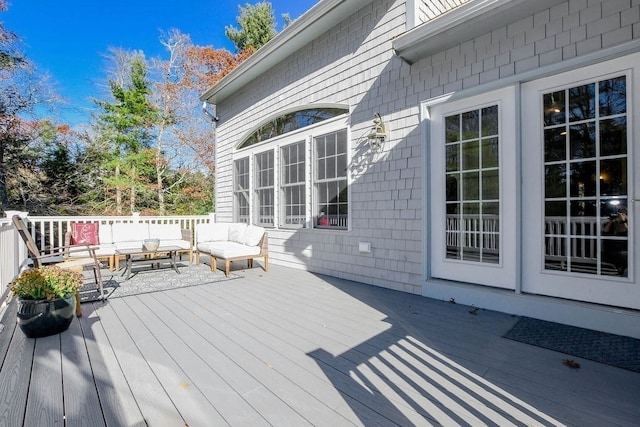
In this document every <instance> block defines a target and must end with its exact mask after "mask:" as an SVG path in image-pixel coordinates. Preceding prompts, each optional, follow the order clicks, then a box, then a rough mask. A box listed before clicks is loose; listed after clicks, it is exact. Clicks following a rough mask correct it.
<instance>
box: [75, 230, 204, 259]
mask: <svg viewBox="0 0 640 427" xmlns="http://www.w3.org/2000/svg"><path fill="white" fill-rule="evenodd" d="M191 235H192V233H191V230H189V229H186V228H180V225H179V224H153V223H151V224H148V223H144V222H140V223H129V222H118V223H114V224H100V223H97V222H87V223H72V224H71V227H70V230H69V231H67V233H66V235H65V243H66V245H78V244H88V245H92V246H93V247H95V253H96V256H97V257H98V259H102V260H106V261H108V263H109V269H111V270H114V269H116V270H117V269H118V268H119V263H120V259H118V257H116V251H117V250H121V249H139V248H142V244H143V242H144V240H146V239H160V246H176V247H179V248H182V250H181V251H179V255H181V254H183V253H187V254H188V255H189V263H192V262H193V259H192V254H193V251H192V238H191ZM70 256H71V257H74V256H83V254H82V253H81V252H80V253H73V254H70Z"/></svg>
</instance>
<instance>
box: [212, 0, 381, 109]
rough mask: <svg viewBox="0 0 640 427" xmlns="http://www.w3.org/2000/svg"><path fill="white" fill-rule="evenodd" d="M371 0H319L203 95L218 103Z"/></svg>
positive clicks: (213, 102)
mask: <svg viewBox="0 0 640 427" xmlns="http://www.w3.org/2000/svg"><path fill="white" fill-rule="evenodd" d="M370 2H371V0H320V1H319V2H318V3H317V4H316V5H315V6H313V7H312V8H311V9H309V10H308V11H307V12H305V13H304V14H303V15H302V16H300V17H299V18H298V19H296V20H294V21H293V22H292V23H291V24H290V25H289V26H288V27H287V28H285V29H284V30H282V31H281V32H280V33H278V34H277V35H276V36H275V37H274V38H273V39H271V40H270V41H269V43H267V44H265V45H264V46H262V47H261V48H260V49H258V51H257V52H255V53H254V54H253V55H251V56H250V57H249V58H248V59H247V60H245V61H244V62H243V63H242V64H240V65H239V66H238V67H236V68H235V69H234V70H233V71H232V72H231V73H229V74H227V75H226V76H224V77H223V78H222V79H221V80H220V81H219V82H218V83H216V84H215V85H214V86H212V87H211V88H210V89H208V90H207V91H206V92H205V93H203V94H202V95H201V96H200V100H201V101H207V102H210V103H212V104H216V103H219V102H221V101H223V100H224V99H225V98H228V97H229V96H231V95H232V94H233V93H235V92H237V91H239V90H240V89H241V88H242V87H243V86H245V85H246V84H247V83H249V82H251V81H252V80H254V79H256V78H258V77H259V76H261V75H262V74H264V73H266V72H267V71H268V70H269V69H271V68H273V67H274V66H276V65H277V64H278V63H280V62H282V61H283V60H284V59H286V58H287V57H288V56H290V55H292V54H293V53H294V52H296V51H298V50H300V49H302V48H303V47H304V46H306V45H307V44H308V43H310V42H311V41H313V40H314V39H316V38H318V37H319V36H320V35H322V34H324V33H325V32H327V31H328V30H329V29H331V28H332V27H334V26H335V25H336V24H338V23H340V21H342V20H344V19H345V18H347V17H348V16H350V15H351V14H353V13H354V12H356V11H358V10H359V9H360V8H362V7H363V6H364V5H366V4H367V3H370Z"/></svg>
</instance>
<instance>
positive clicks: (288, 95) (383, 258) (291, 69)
mask: <svg viewBox="0 0 640 427" xmlns="http://www.w3.org/2000/svg"><path fill="white" fill-rule="evenodd" d="M404 16H405V5H404V3H403V2H401V1H375V2H372V3H371V4H369V5H368V6H367V7H365V8H364V9H362V10H360V11H359V12H358V13H356V14H354V15H353V16H351V17H348V18H347V19H346V20H345V21H344V22H342V23H338V24H337V25H336V26H335V27H333V28H331V29H328V31H327V32H326V33H325V34H324V35H323V36H321V37H320V38H318V39H316V40H315V41H314V42H312V43H311V44H309V45H308V46H307V47H305V48H304V49H302V50H301V51H299V52H297V53H295V54H293V55H291V56H290V57H289V58H288V59H287V60H286V61H285V62H284V63H282V64H280V65H279V66H278V67H276V68H275V69H273V70H272V71H271V72H269V73H268V74H267V75H264V76H263V77H262V78H260V79H258V80H255V81H253V82H252V83H251V84H250V85H248V86H246V87H245V88H243V90H242V93H241V94H238V95H237V96H232V97H229V99H225V100H224V101H223V102H221V103H219V104H218V105H217V111H218V114H219V116H220V125H219V127H218V148H217V152H216V157H217V180H216V182H217V184H216V185H217V191H216V194H217V201H216V215H217V218H218V220H219V221H232V219H233V216H232V193H231V192H230V191H229V190H230V189H231V188H232V162H231V158H232V152H233V148H232V147H233V146H234V145H235V144H237V143H238V142H239V141H240V140H241V139H242V138H243V136H244V135H245V134H246V133H247V132H248V131H249V130H250V129H251V128H252V127H253V126H255V125H256V124H257V123H258V122H260V121H261V120H262V119H263V118H264V117H266V116H267V115H271V114H274V113H276V112H278V111H279V110H282V109H285V108H289V107H292V106H297V105H306V104H309V103H314V102H330V103H342V104H348V105H349V106H351V110H352V114H351V116H350V123H351V137H352V139H351V145H352V146H351V156H352V163H357V162H368V161H370V160H371V159H369V158H368V157H366V156H365V157H362V156H361V147H358V146H356V140H357V138H358V136H360V135H362V134H363V133H364V132H365V131H366V130H367V129H369V128H370V127H371V125H372V120H373V118H374V114H375V113H376V112H380V114H381V115H382V116H383V119H384V120H385V122H386V123H388V124H389V125H390V128H391V141H389V142H388V143H387V145H386V147H385V152H384V153H380V154H379V155H378V157H377V158H376V159H375V162H373V163H372V164H367V165H365V171H364V172H354V173H353V174H352V182H351V185H350V219H351V228H350V229H349V230H348V231H331V230H309V229H303V230H296V231H290V230H280V229H273V230H269V250H270V256H271V258H272V260H273V262H276V263H278V262H279V263H285V264H287V265H289V266H299V267H301V268H305V269H309V270H312V271H316V272H320V273H327V274H332V275H334V276H339V277H344V278H348V279H354V280H361V281H364V282H367V283H372V284H376V285H379V286H384V287H388V288H393V289H398V290H402V291H406V292H411V293H419V292H420V289H421V282H422V265H423V261H422V258H423V255H422V235H421V234H422V233H421V230H422V199H421V193H422V167H421V161H420V159H421V155H422V147H421V140H420V137H419V135H418V134H417V133H416V129H417V127H418V108H419V107H418V97H417V96H415V95H414V94H412V93H410V92H409V91H408V88H410V87H411V84H410V79H411V76H410V75H409V67H408V66H407V65H406V64H404V63H403V62H402V61H401V60H400V59H399V58H396V57H394V54H393V51H392V49H391V37H392V36H393V35H396V34H400V33H402V32H403V31H404V29H405V20H404ZM407 103H408V104H409V105H410V108H409V112H407V111H405V105H407ZM360 241H366V242H371V247H372V251H371V253H369V254H366V253H363V254H361V253H359V251H358V242H360Z"/></svg>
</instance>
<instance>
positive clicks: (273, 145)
mask: <svg viewBox="0 0 640 427" xmlns="http://www.w3.org/2000/svg"><path fill="white" fill-rule="evenodd" d="M323 105H325V104H323ZM326 105H335V104H326ZM280 114H282V113H278V114H277V115H280ZM349 119H350V114H345V115H342V116H339V117H335V118H332V119H328V120H325V121H323V122H321V123H316V124H314V125H311V126H308V127H305V128H302V129H299V130H296V131H293V132H289V133H286V134H284V135H280V136H278V137H275V138H272V139H270V140H268V141H265V142H262V143H260V144H256V145H252V146H250V147H246V148H242V149H234V152H233V153H232V155H231V162H232V165H233V164H234V162H235V160H237V159H242V158H245V157H249V174H250V177H249V185H250V187H249V194H250V197H249V215H250V219H249V223H250V224H254V223H255V218H254V208H255V207H254V197H253V194H254V192H255V188H254V175H255V165H254V161H255V155H256V154H257V153H261V152H264V151H268V150H275V151H274V167H275V171H276V172H275V177H274V179H275V183H274V188H275V194H274V203H275V204H276V209H275V212H274V216H275V218H274V226H273V228H274V229H282V230H287V231H291V230H297V229H298V228H291V227H281V226H280V222H281V220H280V215H281V212H280V200H279V197H280V179H281V177H280V176H279V175H280V165H279V162H280V148H281V147H282V146H285V145H289V144H292V143H294V142H299V141H302V140H304V141H305V153H306V154H305V155H306V157H305V162H306V164H307V167H306V175H307V176H306V182H305V185H306V187H305V190H306V201H305V212H306V213H305V216H306V220H305V226H304V228H306V229H307V230H311V231H315V232H340V233H344V232H346V231H349V230H351V212H352V208H351V205H352V203H351V185H352V178H351V174H350V173H347V191H348V196H347V197H348V199H349V205H348V209H349V215H348V221H347V222H348V225H347V228H346V229H344V228H340V229H338V230H332V229H329V228H327V229H324V228H323V229H317V228H314V227H313V215H314V214H313V212H314V211H313V206H314V203H315V202H314V200H313V176H314V166H313V155H312V150H313V147H312V144H313V138H314V137H315V136H319V135H324V134H327V133H331V132H335V131H338V130H342V129H346V132H347V166H348V165H350V164H351V156H352V153H351V147H352V143H351V129H350V126H349ZM232 173H233V182H234V185H235V171H234V170H233V167H232ZM235 203H236V202H235V196H234V197H233V199H232V210H233V212H234V215H235V209H236V206H235ZM270 228H271V227H270Z"/></svg>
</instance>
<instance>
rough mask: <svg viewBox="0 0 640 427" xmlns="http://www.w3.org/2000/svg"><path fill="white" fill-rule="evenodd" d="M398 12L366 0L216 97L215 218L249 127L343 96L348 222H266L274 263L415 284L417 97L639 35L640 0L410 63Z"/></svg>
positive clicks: (549, 20)
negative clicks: (381, 129) (330, 225)
mask: <svg viewBox="0 0 640 427" xmlns="http://www.w3.org/2000/svg"><path fill="white" fill-rule="evenodd" d="M428 3H432V2H424V4H428ZM443 4H449V3H448V2H444V1H443ZM405 12H406V10H405V2H404V1H400V0H398V1H391V0H389V1H384V0H379V1H374V2H372V3H371V4H369V5H367V6H366V7H365V8H363V9H362V10H360V11H359V12H358V13H356V14H354V15H352V16H350V17H345V20H344V21H342V22H340V23H337V24H336V25H335V26H334V27H333V28H330V29H329V30H328V31H327V32H326V33H325V34H324V35H323V36H321V37H319V38H318V39H316V40H315V41H314V42H312V43H310V44H309V45H308V46H306V47H305V48H304V49H302V50H301V51H299V52H296V53H293V54H292V55H291V56H290V57H289V58H288V59H287V60H286V61H285V62H284V63H281V64H280V65H279V66H277V67H276V68H274V69H272V70H271V71H270V72H269V73H267V74H265V75H263V76H262V77H261V78H259V79H256V80H255V81H253V82H252V83H251V84H249V85H247V86H245V87H244V88H243V89H242V91H241V92H240V93H237V94H236V96H232V97H229V98H227V99H225V100H223V101H222V102H221V103H219V104H218V105H217V108H218V110H217V111H218V113H219V116H220V119H221V121H220V124H219V127H218V148H217V152H216V156H217V184H216V185H217V191H216V194H217V201H216V204H217V209H216V214H217V218H218V220H219V221H232V219H233V218H232V192H231V191H230V190H231V188H232V161H231V160H232V152H233V146H234V145H235V144H237V143H238V142H239V141H240V140H241V139H242V137H243V136H244V135H245V134H246V133H247V132H248V131H249V130H250V129H251V128H252V127H254V126H255V125H256V124H257V123H258V122H260V121H261V120H262V119H263V118H264V117H266V116H268V115H271V114H274V113H276V112H277V111H279V110H282V109H285V108H288V107H292V106H296V105H306V104H309V103H314V102H331V103H344V104H348V105H350V106H351V110H352V114H351V116H350V124H351V127H350V130H351V144H352V146H351V155H352V165H354V166H355V165H362V166H363V168H362V169H361V170H360V169H357V170H356V171H355V172H353V174H352V182H351V186H350V220H351V227H350V229H349V230H348V231H328V230H309V229H303V230H296V231H287V230H280V229H274V230H270V231H269V236H270V253H271V257H272V260H273V261H274V262H276V263H283V264H287V265H289V266H297V267H300V268H305V269H308V270H311V271H315V272H319V273H326V274H331V275H334V276H338V277H343V278H347V279H353V280H358V281H362V282H366V283H371V284H374V285H378V286H383V287H388V288H392V289H397V290H402V291H406V292H411V293H420V292H422V290H421V287H422V283H423V281H424V269H425V267H424V265H425V263H424V256H425V255H424V251H423V247H424V240H423V239H425V238H427V237H428V236H425V235H424V233H423V229H424V224H423V206H424V201H423V199H422V194H423V155H424V144H425V135H424V134H422V130H421V127H420V108H419V106H420V102H422V101H424V100H427V99H430V98H433V97H436V96H439V95H442V94H445V93H449V92H454V91H460V90H464V89H468V88H472V87H477V86H479V85H482V84H485V83H490V82H495V81H498V80H500V79H503V78H506V77H511V76H514V75H517V74H519V73H524V72H526V71H530V70H533V69H536V68H538V67H541V66H544V65H547V64H553V63H557V62H560V61H563V60H567V59H571V58H574V57H576V56H582V55H585V54H588V53H592V52H595V51H597V50H600V49H603V48H607V47H611V46H615V45H618V44H621V43H624V42H627V41H630V40H632V39H638V38H640V0H607V1H597V0H570V1H567V2H564V3H561V4H559V5H558V6H555V7H553V8H551V9H547V10H544V11H542V12H540V13H537V14H536V15H534V16H528V17H526V18H524V19H521V20H519V21H517V22H512V23H508V24H507V25H505V26H502V27H500V28H496V29H494V30H492V31H490V32H488V33H486V34H483V35H481V36H478V37H475V38H474V39H472V40H468V41H464V42H462V43H460V44H457V45H455V46H451V47H449V48H447V49H445V50H443V51H441V52H437V53H434V54H433V55H431V56H429V57H426V58H423V59H421V60H419V61H418V62H416V63H414V64H413V65H409V64H408V63H406V62H404V61H402V60H401V59H400V58H398V57H394V54H393V51H392V48H391V47H392V46H391V40H392V38H393V37H394V36H397V35H400V34H402V33H403V32H404V31H405ZM425 16H426V15H425ZM375 112H379V113H380V114H381V115H382V117H383V119H384V121H385V122H386V123H387V125H388V126H389V128H390V140H389V141H388V142H387V144H386V146H385V149H384V152H383V153H380V154H379V155H377V156H376V157H375V158H374V159H367V158H366V157H362V156H361V150H360V148H361V147H359V146H358V145H356V144H357V142H358V137H359V136H360V135H361V134H363V132H365V131H366V129H368V128H369V127H370V126H371V120H372V118H373V115H374V113H375ZM369 160H372V161H371V162H369V163H368V161H369ZM354 169H355V168H354ZM359 241H366V242H371V247H372V251H371V253H370V254H363V253H359V252H358V242H359Z"/></svg>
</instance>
